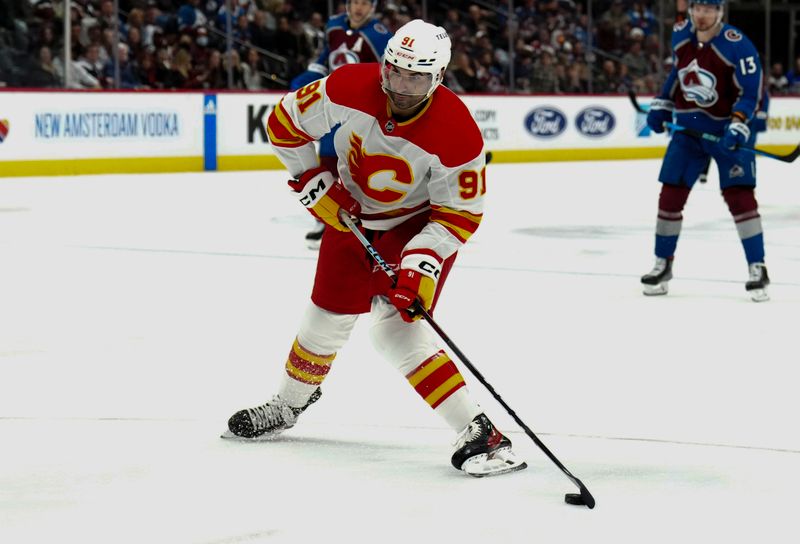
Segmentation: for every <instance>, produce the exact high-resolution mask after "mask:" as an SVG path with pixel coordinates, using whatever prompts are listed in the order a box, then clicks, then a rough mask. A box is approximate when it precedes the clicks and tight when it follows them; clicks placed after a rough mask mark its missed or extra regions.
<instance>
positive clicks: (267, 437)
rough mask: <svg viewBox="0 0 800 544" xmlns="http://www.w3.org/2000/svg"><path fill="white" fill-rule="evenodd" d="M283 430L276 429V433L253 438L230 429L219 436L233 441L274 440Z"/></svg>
mask: <svg viewBox="0 0 800 544" xmlns="http://www.w3.org/2000/svg"><path fill="white" fill-rule="evenodd" d="M281 432H282V431H276V432H274V433H269V434H262V435H260V436H254V437H253V438H247V437H244V436H239V435H237V434H233V433H232V432H230V430H228V431H225V432H224V433H222V434H221V435H219V437H220V438H222V439H223V440H230V441H232V442H272V441H273V440H275V437H277V436H278V435H279V434H281Z"/></svg>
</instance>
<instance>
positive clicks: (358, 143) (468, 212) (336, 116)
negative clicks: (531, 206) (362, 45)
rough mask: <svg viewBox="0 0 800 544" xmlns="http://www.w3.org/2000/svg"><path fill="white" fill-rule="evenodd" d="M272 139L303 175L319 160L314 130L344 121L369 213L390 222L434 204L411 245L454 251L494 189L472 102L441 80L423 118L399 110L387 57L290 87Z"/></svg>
mask: <svg viewBox="0 0 800 544" xmlns="http://www.w3.org/2000/svg"><path fill="white" fill-rule="evenodd" d="M267 125H268V132H269V138H270V142H271V143H272V146H273V149H274V150H275V153H276V155H277V156H278V157H279V158H280V159H281V161H282V162H283V164H284V165H285V166H286V168H287V169H288V170H289V172H290V173H291V174H292V175H293V176H295V177H297V176H299V175H300V174H302V173H303V172H305V171H306V170H308V169H310V168H313V167H315V166H316V165H317V164H318V160H317V155H316V152H315V149H314V144H313V142H314V140H318V139H319V138H321V137H322V136H323V135H325V134H326V133H328V132H329V131H330V130H331V129H332V128H333V127H335V126H336V125H340V128H339V129H338V130H337V131H336V135H335V137H334V146H335V148H336V154H337V156H338V158H339V176H340V177H341V179H342V182H343V183H344V185H345V187H346V188H347V190H348V191H350V193H351V194H352V195H353V197H354V198H355V199H356V200H357V201H358V202H359V203H360V204H361V209H362V214H361V220H362V223H363V224H364V226H365V227H366V228H368V229H373V230H388V229H390V228H392V227H394V226H396V225H398V224H400V223H402V222H403V221H405V220H406V219H408V218H410V217H413V216H415V215H417V214H420V213H423V212H425V211H427V210H430V211H431V217H430V222H429V223H428V225H427V226H426V227H425V229H423V231H422V232H421V233H420V234H419V235H417V236H416V237H415V238H414V239H413V240H412V241H411V242H410V243H409V245H408V246H407V249H411V248H416V247H425V248H429V249H432V250H433V251H435V252H436V253H437V254H438V255H440V256H441V257H442V258H447V257H449V256H450V255H452V254H453V253H454V252H455V251H457V250H458V248H459V247H460V246H461V245H462V244H463V243H464V242H466V241H467V239H468V238H469V237H470V236H471V235H472V234H473V233H474V232H475V230H476V229H477V228H478V225H479V224H480V221H481V218H482V213H483V201H484V194H485V192H486V163H485V159H484V152H483V138H482V137H481V133H480V130H479V129H478V126H477V125H476V123H475V121H474V120H473V118H472V115H471V114H470V112H469V110H468V109H467V107H466V106H465V105H464V103H463V102H462V101H461V99H459V98H458V97H457V96H456V95H455V94H454V93H453V92H452V91H450V90H449V89H447V88H446V87H443V86H441V85H440V86H439V87H438V88H437V89H436V91H435V92H434V93H433V95H432V96H431V99H430V100H429V101H428V102H427V104H426V105H425V106H424V107H423V109H422V110H421V111H420V112H419V113H417V115H415V116H414V117H413V118H411V119H406V120H400V119H395V118H394V117H393V116H392V112H391V109H390V108H389V103H388V98H387V96H386V95H385V94H384V93H383V90H382V89H381V81H380V65H378V64H351V65H346V66H342V67H341V68H339V69H337V70H336V71H335V72H334V73H333V74H331V75H330V76H328V77H326V78H323V79H320V80H317V81H314V82H313V83H310V84H309V85H306V86H305V87H303V88H301V89H298V90H297V91H295V92H293V93H289V94H288V95H286V96H285V97H284V98H283V99H282V100H281V102H280V103H279V104H278V106H277V107H276V108H275V110H274V111H273V112H272V114H271V115H270V117H269V120H268V122H267Z"/></svg>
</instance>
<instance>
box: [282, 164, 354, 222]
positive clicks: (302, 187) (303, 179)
mask: <svg viewBox="0 0 800 544" xmlns="http://www.w3.org/2000/svg"><path fill="white" fill-rule="evenodd" d="M289 187H291V188H292V189H293V190H294V192H295V193H297V198H298V199H299V200H300V203H301V204H302V205H303V206H305V207H306V208H308V211H309V212H311V215H313V216H314V217H316V218H317V219H319V220H320V221H323V222H324V223H326V224H328V225H330V226H331V227H333V228H335V229H336V230H340V231H342V232H347V231H349V230H350V229H348V228H347V227H346V226H344V225H342V223H341V222H340V221H339V210H344V211H345V212H347V213H348V214H350V215H352V216H358V214H359V213H361V205H360V204H359V203H358V202H356V200H355V199H354V198H353V196H352V195H351V194H350V193H349V192H348V191H347V189H345V188H344V185H343V184H342V182H341V181H339V180H335V179H333V174H331V173H330V172H329V171H328V170H326V169H325V168H323V167H322V166H319V167H317V168H312V169H311V170H308V171H306V172H304V173H303V174H302V175H301V176H300V179H290V180H289Z"/></svg>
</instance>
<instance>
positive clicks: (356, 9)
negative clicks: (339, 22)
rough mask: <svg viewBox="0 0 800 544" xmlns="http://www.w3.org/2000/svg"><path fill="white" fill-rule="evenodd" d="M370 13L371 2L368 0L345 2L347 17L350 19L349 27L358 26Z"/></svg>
mask: <svg viewBox="0 0 800 544" xmlns="http://www.w3.org/2000/svg"><path fill="white" fill-rule="evenodd" d="M371 15H372V2H371V1H370V0H350V1H349V2H347V17H348V18H349V19H350V27H351V28H360V27H361V26H363V25H364V24H365V23H366V22H367V21H368V20H369V18H370V16H371Z"/></svg>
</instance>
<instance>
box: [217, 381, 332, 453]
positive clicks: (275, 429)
mask: <svg viewBox="0 0 800 544" xmlns="http://www.w3.org/2000/svg"><path fill="white" fill-rule="evenodd" d="M321 395H322V390H320V388H319V387H318V388H317V389H316V390H314V392H313V393H312V394H311V397H310V398H309V399H308V402H307V403H306V405H305V406H301V407H299V408H295V407H292V406H289V405H288V404H286V402H285V401H284V400H283V399H282V398H280V397H279V396H278V395H275V396H274V397H272V400H271V401H269V402H267V403H265V404H262V405H261V406H256V407H255V408H247V409H245V410H239V411H238V412H236V413H235V414H233V415H232V416H231V418H230V419H229V420H228V430H227V431H226V432H225V433H223V434H222V438H234V439H237V438H238V439H245V440H268V439H270V438H273V437H274V436H276V435H278V434H280V433H281V432H283V431H285V430H286V429H291V428H292V427H294V424H295V423H297V418H298V417H299V416H300V414H302V413H303V412H305V410H306V408H308V407H309V406H311V405H312V404H314V403H315V402H317V400H318V399H319V397H320V396H321Z"/></svg>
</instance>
